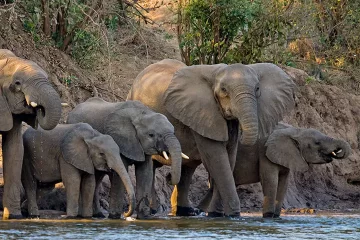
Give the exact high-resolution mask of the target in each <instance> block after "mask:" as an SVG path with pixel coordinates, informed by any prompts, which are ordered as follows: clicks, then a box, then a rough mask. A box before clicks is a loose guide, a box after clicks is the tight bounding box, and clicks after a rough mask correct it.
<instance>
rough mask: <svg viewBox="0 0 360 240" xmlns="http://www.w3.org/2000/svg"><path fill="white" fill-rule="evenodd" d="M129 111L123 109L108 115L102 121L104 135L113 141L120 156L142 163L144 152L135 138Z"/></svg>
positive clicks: (129, 109)
mask: <svg viewBox="0 0 360 240" xmlns="http://www.w3.org/2000/svg"><path fill="white" fill-rule="evenodd" d="M129 111H133V110H132V109H131V108H123V109H118V110H116V111H115V112H113V113H111V114H109V115H108V116H107V117H106V120H105V121H104V122H105V126H104V131H105V132H104V133H105V134H108V135H110V136H111V137H112V138H113V139H114V140H115V142H116V143H117V145H118V146H119V149H120V153H121V154H122V155H124V156H125V157H127V158H130V159H131V160H134V161H138V162H144V161H145V155H144V151H143V148H142V145H141V143H140V141H139V140H138V138H137V134H136V129H135V126H134V125H133V123H132V120H131V118H130V116H129Z"/></svg>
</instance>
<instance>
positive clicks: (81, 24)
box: [61, 0, 102, 51]
mask: <svg viewBox="0 0 360 240" xmlns="http://www.w3.org/2000/svg"><path fill="white" fill-rule="evenodd" d="M101 4H102V0H97V1H95V2H94V4H93V5H92V6H91V7H89V9H88V11H87V12H86V14H85V17H84V19H83V20H82V21H80V22H77V23H76V24H75V26H74V27H73V28H72V29H71V31H69V33H68V34H67V35H66V37H65V39H64V42H63V44H62V47H61V50H62V51H65V50H66V49H67V48H68V47H69V45H70V43H71V42H72V40H73V38H74V36H75V33H76V30H77V29H83V28H84V27H85V26H86V24H87V23H88V22H89V20H90V19H92V18H93V16H94V14H95V13H96V12H97V11H98V10H99V9H100V7H101Z"/></svg>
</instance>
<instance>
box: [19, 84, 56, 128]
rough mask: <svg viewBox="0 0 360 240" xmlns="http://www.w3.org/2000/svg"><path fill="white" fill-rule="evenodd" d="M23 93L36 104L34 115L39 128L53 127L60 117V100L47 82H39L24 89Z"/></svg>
mask: <svg viewBox="0 0 360 240" xmlns="http://www.w3.org/2000/svg"><path fill="white" fill-rule="evenodd" d="M28 92H29V93H28ZM24 93H25V94H26V95H29V96H30V101H32V102H35V103H37V105H38V106H37V107H36V115H37V119H38V122H39V124H40V126H41V128H43V129H45V130H50V129H53V128H54V127H55V126H56V125H57V124H58V123H59V120H60V117H61V101H60V97H59V94H58V93H57V92H56V91H55V89H54V88H53V87H52V86H51V85H50V84H49V83H48V82H39V83H37V84H35V86H31V87H29V89H27V90H24Z"/></svg>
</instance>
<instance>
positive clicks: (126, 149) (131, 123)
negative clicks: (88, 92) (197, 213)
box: [104, 101, 182, 184]
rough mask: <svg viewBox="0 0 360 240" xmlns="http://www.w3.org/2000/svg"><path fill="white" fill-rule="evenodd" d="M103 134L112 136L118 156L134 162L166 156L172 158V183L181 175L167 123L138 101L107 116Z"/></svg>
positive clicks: (177, 148)
mask: <svg viewBox="0 0 360 240" xmlns="http://www.w3.org/2000/svg"><path fill="white" fill-rule="evenodd" d="M104 123H105V126H104V131H105V132H106V133H107V134H109V135H111V136H112V137H113V138H114V140H115V141H116V143H117V144H118V145H119V147H120V152H121V154H123V155H124V156H125V157H127V158H129V159H131V160H133V161H140V162H142V161H145V155H156V154H163V153H164V152H165V154H166V153H169V154H170V156H171V157H172V183H173V184H177V183H178V182H179V180H180V173H181V160H182V159H181V147H180V143H179V141H178V139H177V138H176V137H175V133H174V127H173V125H172V124H171V123H170V122H169V121H168V119H167V118H166V117H165V116H164V115H162V114H160V113H155V112H154V111H152V110H150V109H149V108H148V107H146V106H145V105H143V104H142V103H141V102H139V101H126V102H124V103H121V104H120V105H119V106H118V107H117V109H116V110H115V111H114V112H113V113H111V114H110V115H108V116H107V119H106V120H105V121H104Z"/></svg>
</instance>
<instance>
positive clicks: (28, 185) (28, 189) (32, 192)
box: [21, 159, 40, 218]
mask: <svg viewBox="0 0 360 240" xmlns="http://www.w3.org/2000/svg"><path fill="white" fill-rule="evenodd" d="M28 161H29V160H28V159H24V165H23V169H22V174H21V181H22V184H23V187H24V189H25V194H26V198H27V200H26V203H25V202H24V205H25V206H26V205H27V206H26V208H27V212H26V213H25V214H24V215H27V216H29V217H30V218H33V217H39V216H40V214H39V208H38V205H37V197H36V196H37V190H38V188H37V180H36V179H35V177H34V175H33V174H32V171H31V167H30V164H29V163H28ZM25 211H26V210H25Z"/></svg>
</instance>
